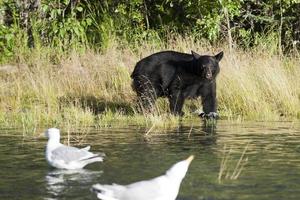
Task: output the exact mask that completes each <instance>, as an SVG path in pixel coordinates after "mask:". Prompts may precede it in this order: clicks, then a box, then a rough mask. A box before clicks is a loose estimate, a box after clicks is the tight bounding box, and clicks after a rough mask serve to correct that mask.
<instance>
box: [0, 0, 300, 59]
mask: <svg viewBox="0 0 300 200" xmlns="http://www.w3.org/2000/svg"><path fill="white" fill-rule="evenodd" d="M36 2H40V4H38V5H35V3H36ZM299 9H300V3H299V1H297V0H280V1H279V0H271V1H262V0H259V1H257V0H247V1H243V0H236V1H232V0H212V1H211V0H193V1H192V0H179V1H178V0H157V1H147V0H133V1H127V0H102V1H79V0H56V1H51V0H42V1H36V0H31V1H14V0H4V1H2V2H1V3H0V52H1V54H2V55H3V56H2V57H1V60H0V62H4V61H5V60H7V59H10V58H12V57H13V56H14V55H15V54H16V53H17V51H16V50H17V49H19V48H20V47H22V48H24V47H25V46H27V44H26V41H27V43H28V44H29V43H30V40H32V37H33V39H34V43H35V45H36V46H46V47H51V48H57V50H59V51H60V52H70V51H71V50H72V49H77V50H78V49H86V48H102V49H106V48H107V47H108V46H109V44H110V43H111V41H115V40H119V41H123V42H125V43H127V44H130V45H133V46H134V47H137V46H139V45H140V44H142V43H144V41H159V42H161V41H163V40H167V39H168V37H169V36H170V35H172V34H174V33H175V34H178V33H179V34H181V35H192V36H193V37H194V38H196V39H201V40H203V39H204V40H207V41H208V42H210V43H212V44H214V43H219V42H220V41H222V42H224V41H227V38H228V36H229V34H231V36H232V39H233V43H235V44H237V45H239V46H241V47H244V48H252V47H255V46H257V45H258V44H259V42H261V40H263V39H264V38H266V37H269V35H271V37H272V38H273V42H274V44H276V45H277V47H276V48H277V50H276V51H278V52H281V50H282V49H283V50H291V49H298V48H299V47H300V46H299V41H300V34H299V33H300V23H299V17H300V14H299V13H300V12H298V11H299ZM24 16H25V17H24ZM26 16H28V18H26ZM31 34H32V35H31ZM16 35H18V36H19V37H20V38H21V39H20V38H18V37H13V36H16ZM26 35H27V37H28V38H27V39H24V38H26ZM24 36H25V37H24ZM20 41H22V42H20ZM228 42H230V41H228ZM31 46H32V45H28V47H31Z"/></svg>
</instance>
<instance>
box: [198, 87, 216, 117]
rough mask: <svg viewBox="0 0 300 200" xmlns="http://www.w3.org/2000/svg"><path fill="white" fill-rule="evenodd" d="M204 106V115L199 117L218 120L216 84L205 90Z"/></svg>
mask: <svg viewBox="0 0 300 200" xmlns="http://www.w3.org/2000/svg"><path fill="white" fill-rule="evenodd" d="M202 105H203V111H204V113H201V114H200V115H199V116H200V117H202V118H214V119H215V118H217V117H218V113H217V98H216V83H215V82H212V83H210V84H209V85H207V86H206V87H205V88H204V89H203V93H202Z"/></svg>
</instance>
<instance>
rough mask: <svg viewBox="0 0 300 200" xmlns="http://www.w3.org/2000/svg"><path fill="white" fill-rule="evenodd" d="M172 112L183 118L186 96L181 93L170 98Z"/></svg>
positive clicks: (178, 92)
mask: <svg viewBox="0 0 300 200" xmlns="http://www.w3.org/2000/svg"><path fill="white" fill-rule="evenodd" d="M169 102H170V111H171V113H172V114H174V115H179V116H183V115H184V112H182V107H183V103H184V96H183V95H182V93H181V92H180V91H177V92H176V93H174V94H172V95H170V96H169Z"/></svg>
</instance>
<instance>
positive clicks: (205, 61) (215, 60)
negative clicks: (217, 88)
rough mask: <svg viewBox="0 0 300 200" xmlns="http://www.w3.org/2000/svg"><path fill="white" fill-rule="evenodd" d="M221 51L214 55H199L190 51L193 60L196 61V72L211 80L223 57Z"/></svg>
mask: <svg viewBox="0 0 300 200" xmlns="http://www.w3.org/2000/svg"><path fill="white" fill-rule="evenodd" d="M223 54H224V53H223V51H221V52H220V53H218V54H217V55H215V56H208V55H203V56H201V55H199V54H197V53H196V52H194V51H192V55H193V58H194V62H195V63H196V67H197V72H198V73H199V74H200V75H201V77H202V78H204V79H206V80H209V81H211V80H213V79H215V78H216V76H217V75H218V73H219V72H220V67H219V62H220V60H221V59H222V58H223Z"/></svg>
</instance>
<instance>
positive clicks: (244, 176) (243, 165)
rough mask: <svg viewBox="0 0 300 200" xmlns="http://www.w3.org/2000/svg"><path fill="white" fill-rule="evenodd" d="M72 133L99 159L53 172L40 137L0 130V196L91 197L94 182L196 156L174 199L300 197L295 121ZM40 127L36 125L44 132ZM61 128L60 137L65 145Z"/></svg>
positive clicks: (132, 177)
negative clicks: (102, 158)
mask: <svg viewBox="0 0 300 200" xmlns="http://www.w3.org/2000/svg"><path fill="white" fill-rule="evenodd" d="M115 127H116V126H112V127H108V128H101V129H89V130H88V133H87V131H86V130H84V131H80V130H77V131H72V132H71V134H70V135H71V137H70V138H69V141H70V143H71V145H73V146H78V147H84V146H86V145H91V146H92V148H91V150H92V151H93V152H105V154H106V158H105V161H104V162H103V163H94V164H91V165H88V166H87V167H86V168H85V169H83V170H77V171H66V170H57V169H53V168H51V167H49V166H48V164H47V163H46V160H45V158H44V151H45V145H46V142H47V140H46V138H44V137H42V136H38V137H37V136H30V135H29V136H28V135H27V136H23V133H22V130H18V129H1V130H0V199H1V200H2V199H3V200H4V199H7V200H10V199H22V200H27V199H28V200H35V199H48V200H54V199H70V200H71V199H72V200H74V199H97V198H96V195H95V194H94V193H93V192H91V191H90V188H91V186H92V185H93V184H95V183H106V184H111V183H119V184H129V183H132V182H135V181H139V180H144V179H150V178H153V177H155V176H158V175H161V174H163V173H164V172H165V171H166V170H167V169H168V168H169V167H170V166H171V165H172V164H174V163H176V162H178V161H180V160H183V159H186V158H187V157H188V156H189V155H191V154H193V155H195V159H194V161H193V162H192V164H191V165H190V168H189V171H188V173H187V175H186V177H185V179H184V180H183V182H182V184H181V188H180V192H179V195H178V199H180V200H221V199H222V200H233V199H239V200H260V199H261V200H293V199H295V200H299V199H300V124H299V123H292V122H268V123H267V122H255V123H253V122H252V123H250V122H243V123H236V124H235V123H229V122H226V121H219V122H218V124H216V126H209V125H205V124H203V123H199V122H198V124H196V123H192V122H191V123H186V124H183V125H182V126H181V127H177V128H174V129H169V130H167V131H159V130H157V129H155V128H154V129H152V132H150V133H148V135H147V136H145V133H146V132H147V130H148V129H146V128H140V127H136V126H130V125H126V126H119V127H118V128H115ZM44 130H45V129H40V130H37V131H36V132H37V133H38V132H43V131H44ZM67 135H68V134H67V132H66V131H64V130H62V142H64V143H67V142H68V137H67Z"/></svg>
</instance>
